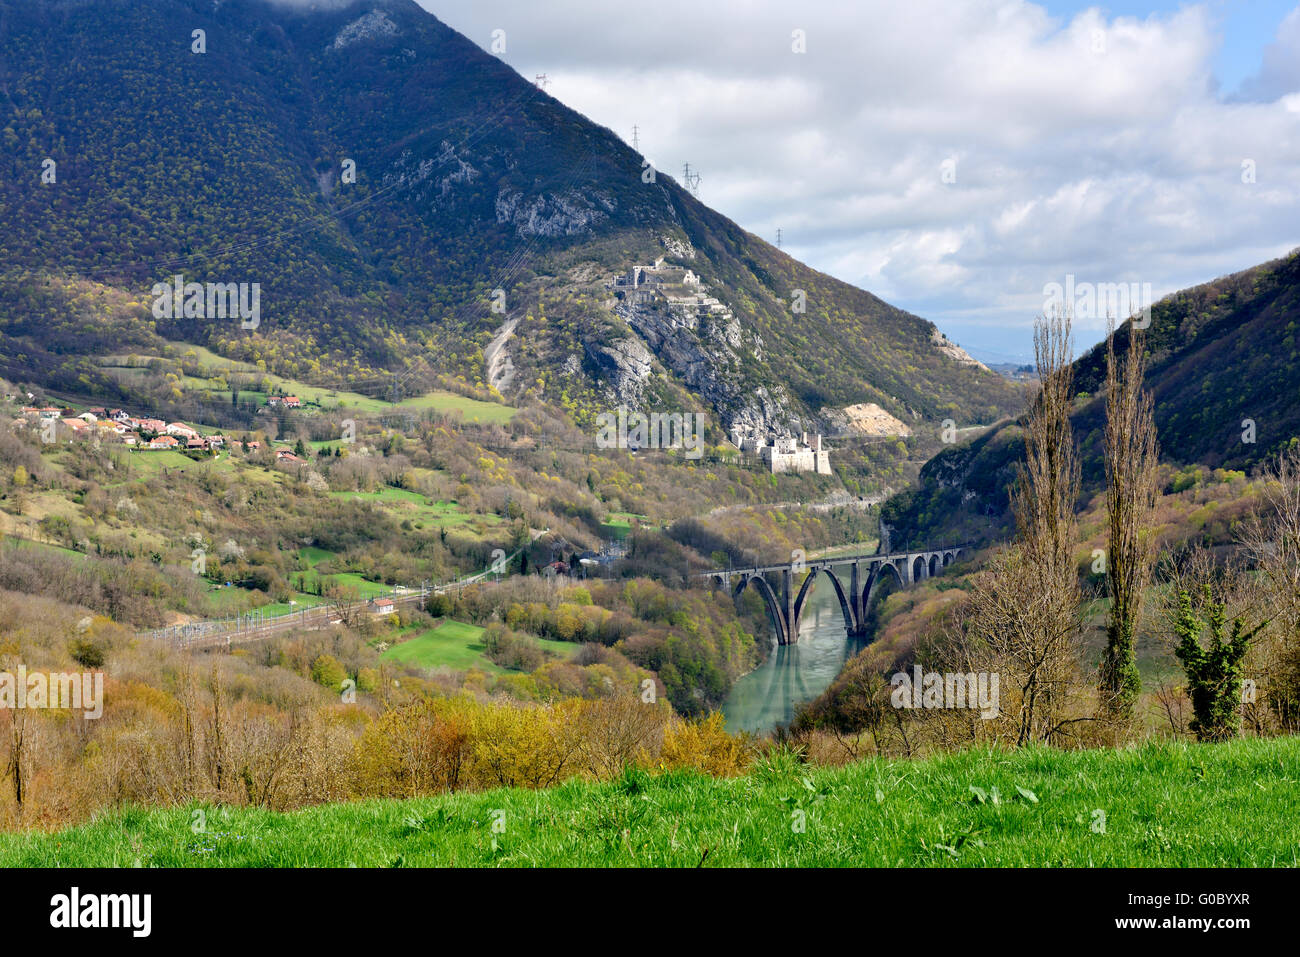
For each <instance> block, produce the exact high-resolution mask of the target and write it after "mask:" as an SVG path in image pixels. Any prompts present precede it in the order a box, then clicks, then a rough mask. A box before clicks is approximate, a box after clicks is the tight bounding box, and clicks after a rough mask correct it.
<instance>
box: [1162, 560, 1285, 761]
mask: <svg viewBox="0 0 1300 957" xmlns="http://www.w3.org/2000/svg"><path fill="white" fill-rule="evenodd" d="M1204 589H1205V592H1204V603H1205V608H1206V609H1207V610H1208V611H1209V619H1208V622H1206V621H1202V620H1201V618H1200V616H1198V615H1197V614H1196V612H1195V611H1194V610H1193V608H1192V596H1191V595H1190V594H1189V593H1188V592H1187V591H1181V592H1179V593H1178V617H1177V620H1176V621H1175V624H1174V631H1175V633H1176V634H1177V636H1178V647H1177V648H1176V649H1174V654H1175V655H1176V656H1177V658H1178V660H1179V661H1180V662H1181V663H1182V665H1183V671H1184V672H1186V674H1187V691H1188V694H1189V695H1190V696H1191V699H1192V712H1193V715H1194V717H1193V718H1192V723H1191V728H1192V731H1193V732H1194V733H1195V734H1196V737H1197V740H1199V741H1224V740H1226V739H1228V738H1232V737H1235V736H1236V735H1237V732H1238V730H1239V724H1240V716H1239V714H1238V711H1237V706H1238V705H1239V704H1240V702H1241V677H1242V662H1243V660H1244V659H1245V657H1246V651H1247V649H1248V648H1249V647H1250V641H1251V639H1252V638H1254V637H1255V635H1256V634H1258V632H1259V631H1260V629H1262V628H1263V627H1264V625H1263V624H1260V625H1257V626H1256V627H1255V628H1252V629H1251V630H1250V631H1246V630H1245V625H1244V623H1243V622H1242V620H1241V618H1240V617H1237V618H1234V619H1233V620H1232V636H1231V637H1230V638H1228V640H1227V641H1224V637H1223V633H1224V628H1225V626H1226V624H1227V612H1226V608H1227V603H1226V602H1221V601H1220V602H1216V601H1215V600H1214V596H1213V594H1212V592H1211V590H1210V586H1209V585H1205V586H1204ZM1207 624H1208V626H1209V629H1210V644H1209V647H1205V646H1203V645H1202V644H1201V631H1202V629H1203V628H1204V627H1205V626H1206V625H1207Z"/></svg>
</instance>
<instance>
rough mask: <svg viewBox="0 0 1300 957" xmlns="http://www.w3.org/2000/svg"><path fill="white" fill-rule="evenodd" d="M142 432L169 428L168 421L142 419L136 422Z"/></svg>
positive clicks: (160, 430) (161, 430)
mask: <svg viewBox="0 0 1300 957" xmlns="http://www.w3.org/2000/svg"><path fill="white" fill-rule="evenodd" d="M136 424H137V425H138V426H139V427H140V431H142V432H155V433H157V432H163V431H166V429H167V423H166V422H164V421H163V420H162V419H140V420H139V421H138V422H137V423H136Z"/></svg>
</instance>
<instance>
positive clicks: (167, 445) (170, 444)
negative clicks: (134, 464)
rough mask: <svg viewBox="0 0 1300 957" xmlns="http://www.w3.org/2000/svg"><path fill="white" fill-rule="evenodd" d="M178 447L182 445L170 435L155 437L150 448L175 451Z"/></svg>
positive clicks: (150, 443)
mask: <svg viewBox="0 0 1300 957" xmlns="http://www.w3.org/2000/svg"><path fill="white" fill-rule="evenodd" d="M178 445H180V443H179V442H177V441H176V440H175V439H174V438H172V437H171V436H170V435H159V436H155V437H154V438H153V439H151V440H150V442H149V448H151V449H174V448H176V446H178Z"/></svg>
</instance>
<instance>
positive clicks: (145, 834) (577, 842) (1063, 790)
mask: <svg viewBox="0 0 1300 957" xmlns="http://www.w3.org/2000/svg"><path fill="white" fill-rule="evenodd" d="M975 788H978V789H979V793H978V794H977V793H976V792H975V791H974V790H973V789H975ZM995 794H996V797H995ZM981 795H982V799H981ZM198 810H199V808H198V806H188V807H179V808H175V809H171V810H160V811H145V810H141V809H138V808H128V809H124V810H119V811H114V812H111V813H107V814H105V815H103V816H101V817H100V818H98V819H97V820H94V821H92V822H90V823H88V824H86V825H84V826H82V827H77V828H73V829H70V830H67V831H62V832H59V833H54V834H43V833H36V832H32V833H26V834H7V835H0V866H5V867H16V866H18V867H21V866H45V867H129V866H133V865H139V866H146V867H149V866H157V867H195V866H227V867H231V866H233V867H251V866H259V867H266V866H309V867H310V866H319V867H346V866H349V865H357V866H361V867H373V866H380V867H393V866H408V867H409V866H418V865H460V866H485V867H545V866H583V865H585V866H598V867H610V866H629V867H636V866H668V867H696V866H701V865H702V866H705V867H715V866H716V867H728V866H803V867H808V866H832V867H833V866H848V865H866V866H874V865H882V866H899V867H932V866H939V867H952V866H994V867H1020V866H1042V865H1047V866H1055V867H1090V866H1096V867H1122V866H1161V867H1197V866H1207V867H1223V866H1238V867H1274V866H1279V867H1294V866H1297V865H1300V738H1283V739H1271V740H1242V741H1235V742H1231V743H1228V744H1222V745H1203V746H1198V745H1187V744H1150V745H1145V746H1143V747H1141V748H1137V749H1133V750H1126V751H1119V752H1110V751H1076V752H1061V751H1050V750H1044V749H1029V750H1023V751H1018V752H1012V753H988V752H978V751H969V752H964V753H960V754H954V755H947V756H943V757H939V758H935V759H931V760H927V761H916V762H909V761H885V760H867V761H862V762H859V763H857V764H853V765H850V766H848V767H844V768H838V769H830V768H807V767H804V766H801V765H798V764H797V763H796V762H794V761H792V760H780V759H777V760H773V761H771V762H768V763H767V764H765V765H760V766H759V767H758V768H756V769H755V770H754V771H753V772H751V773H750V774H749V775H747V776H744V777H740V778H733V779H729V780H717V779H713V778H708V777H704V776H701V775H697V774H690V773H681V772H674V773H670V774H665V775H661V776H653V775H650V774H647V773H644V772H640V771H634V772H629V773H627V774H625V775H624V776H623V777H622V778H621V779H620V780H617V781H612V782H607V783H600V784H592V783H587V782H582V781H570V782H569V783H566V784H564V785H561V786H560V787H557V788H554V789H551V790H548V791H522V790H502V791H492V792H486V793H481V794H452V795H444V796H439V797H430V798H421V799H416V800H406V801H379V800H376V801H367V802H363V803H356V804H340V805H324V806H321V807H317V808H312V809H309V810H305V811H299V812H295V813H289V814H278V813H273V812H270V811H264V810H246V809H233V808H232V809H229V810H227V809H222V808H214V807H205V808H203V815H202V822H203V826H202V827H201V828H200V827H199V824H198V822H199V821H200V815H199V814H198V813H197V811H198ZM498 820H499V821H501V822H502V827H503V830H501V832H500V833H494V831H493V823H494V821H498ZM1103 822H1104V826H1103ZM196 830H197V833H196Z"/></svg>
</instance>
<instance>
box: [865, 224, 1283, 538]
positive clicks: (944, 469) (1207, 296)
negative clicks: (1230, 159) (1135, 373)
mask: <svg viewBox="0 0 1300 957" xmlns="http://www.w3.org/2000/svg"><path fill="white" fill-rule="evenodd" d="M1131 332H1132V326H1131V324H1130V323H1125V324H1124V325H1123V326H1121V327H1120V328H1119V329H1118V330H1117V332H1116V348H1117V350H1118V351H1119V352H1120V353H1121V354H1123V352H1124V350H1125V349H1126V348H1127V347H1128V340H1129V335H1130V334H1131ZM1144 335H1145V337H1146V348H1147V353H1148V368H1147V376H1146V387H1147V389H1148V390H1149V391H1150V392H1151V395H1152V398H1153V400H1154V405H1155V422H1156V429H1157V432H1158V434H1159V440H1160V449H1161V458H1162V460H1163V461H1165V462H1170V463H1174V464H1177V465H1180V466H1188V465H1193V464H1200V465H1204V466H1207V467H1209V468H1224V469H1234V470H1250V469H1252V468H1254V467H1255V466H1256V465H1258V464H1260V463H1261V462H1263V461H1265V460H1266V459H1268V458H1271V457H1272V456H1275V455H1276V454H1277V453H1278V452H1279V451H1281V450H1282V449H1283V448H1286V447H1289V446H1293V445H1296V444H1298V443H1300V249H1298V250H1296V251H1294V252H1292V253H1291V254H1290V255H1288V256H1285V257H1283V258H1281V259H1278V260H1274V261H1273V262H1268V263H1264V264H1262V265H1259V266H1255V267H1253V268H1251V269H1247V270H1244V271H1242V272H1239V273H1234V274H1232V275H1230V276H1224V277H1221V278H1219V279H1216V280H1214V281H1212V282H1208V283H1204V284H1202V285H1199V286H1195V287H1193V288H1190V289H1185V290H1182V291H1181V292H1177V293H1174V294H1173V295H1170V296H1167V297H1165V298H1164V299H1162V300H1161V301H1160V302H1158V303H1156V304H1155V305H1154V306H1153V307H1152V310H1151V323H1150V326H1149V327H1148V328H1147V329H1146V330H1145V333H1144ZM1105 377H1106V346H1105V343H1104V342H1102V343H1099V344H1098V345H1096V346H1093V347H1092V348H1091V349H1089V350H1088V352H1086V353H1085V354H1084V355H1083V356H1081V357H1080V358H1079V359H1078V360H1077V361H1076V363H1075V388H1076V390H1077V392H1078V394H1079V396H1080V398H1079V405H1078V408H1077V410H1076V411H1075V413H1074V416H1073V422H1074V432H1075V438H1076V440H1077V441H1078V442H1079V444H1080V448H1081V451H1082V463H1083V479H1084V489H1085V495H1086V494H1087V493H1088V490H1089V489H1092V490H1095V489H1097V488H1099V487H1100V485H1101V482H1102V472H1101V462H1102V459H1101V449H1102V435H1103V432H1104V430H1105V422H1106V420H1105V403H1104V401H1103V399H1102V397H1101V392H1102V389H1103V388H1104V383H1105ZM1023 454H1024V444H1023V441H1022V438H1021V433H1020V427H1019V424H1018V423H1017V422H1014V421H1011V422H1008V423H1006V424H1004V425H1002V426H1001V427H999V428H996V429H993V430H991V431H990V432H988V433H986V434H985V435H982V436H980V437H979V438H977V439H975V440H973V441H971V442H970V443H966V444H963V445H960V446H957V447H956V448H953V449H948V450H945V451H944V452H942V453H940V454H939V455H937V456H935V457H934V458H933V459H931V460H930V461H929V462H927V463H926V464H925V466H924V467H923V468H922V469H921V476H920V486H919V488H917V489H914V490H912V491H909V492H907V493H904V494H902V495H900V496H898V497H896V498H895V499H894V500H892V501H891V502H890V503H889V505H888V506H887V508H886V515H887V519H888V520H889V521H890V522H891V524H892V525H893V526H894V527H895V528H896V529H897V531H898V534H899V536H900V537H901V538H903V539H910V538H913V537H915V538H917V539H918V540H921V539H924V538H925V537H926V536H932V535H934V534H940V533H944V532H951V533H955V532H954V531H953V530H957V529H960V530H961V532H962V533H964V534H967V535H981V534H988V533H990V532H995V531H996V530H997V529H998V528H999V527H1003V528H1005V527H1006V524H1005V523H1006V521H1007V519H1008V514H1007V509H1008V498H1007V489H1008V487H1009V485H1010V483H1011V481H1012V479H1013V470H1014V469H1013V467H1014V463H1015V462H1016V461H1017V460H1019V459H1020V458H1021V457H1022V456H1023Z"/></svg>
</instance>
